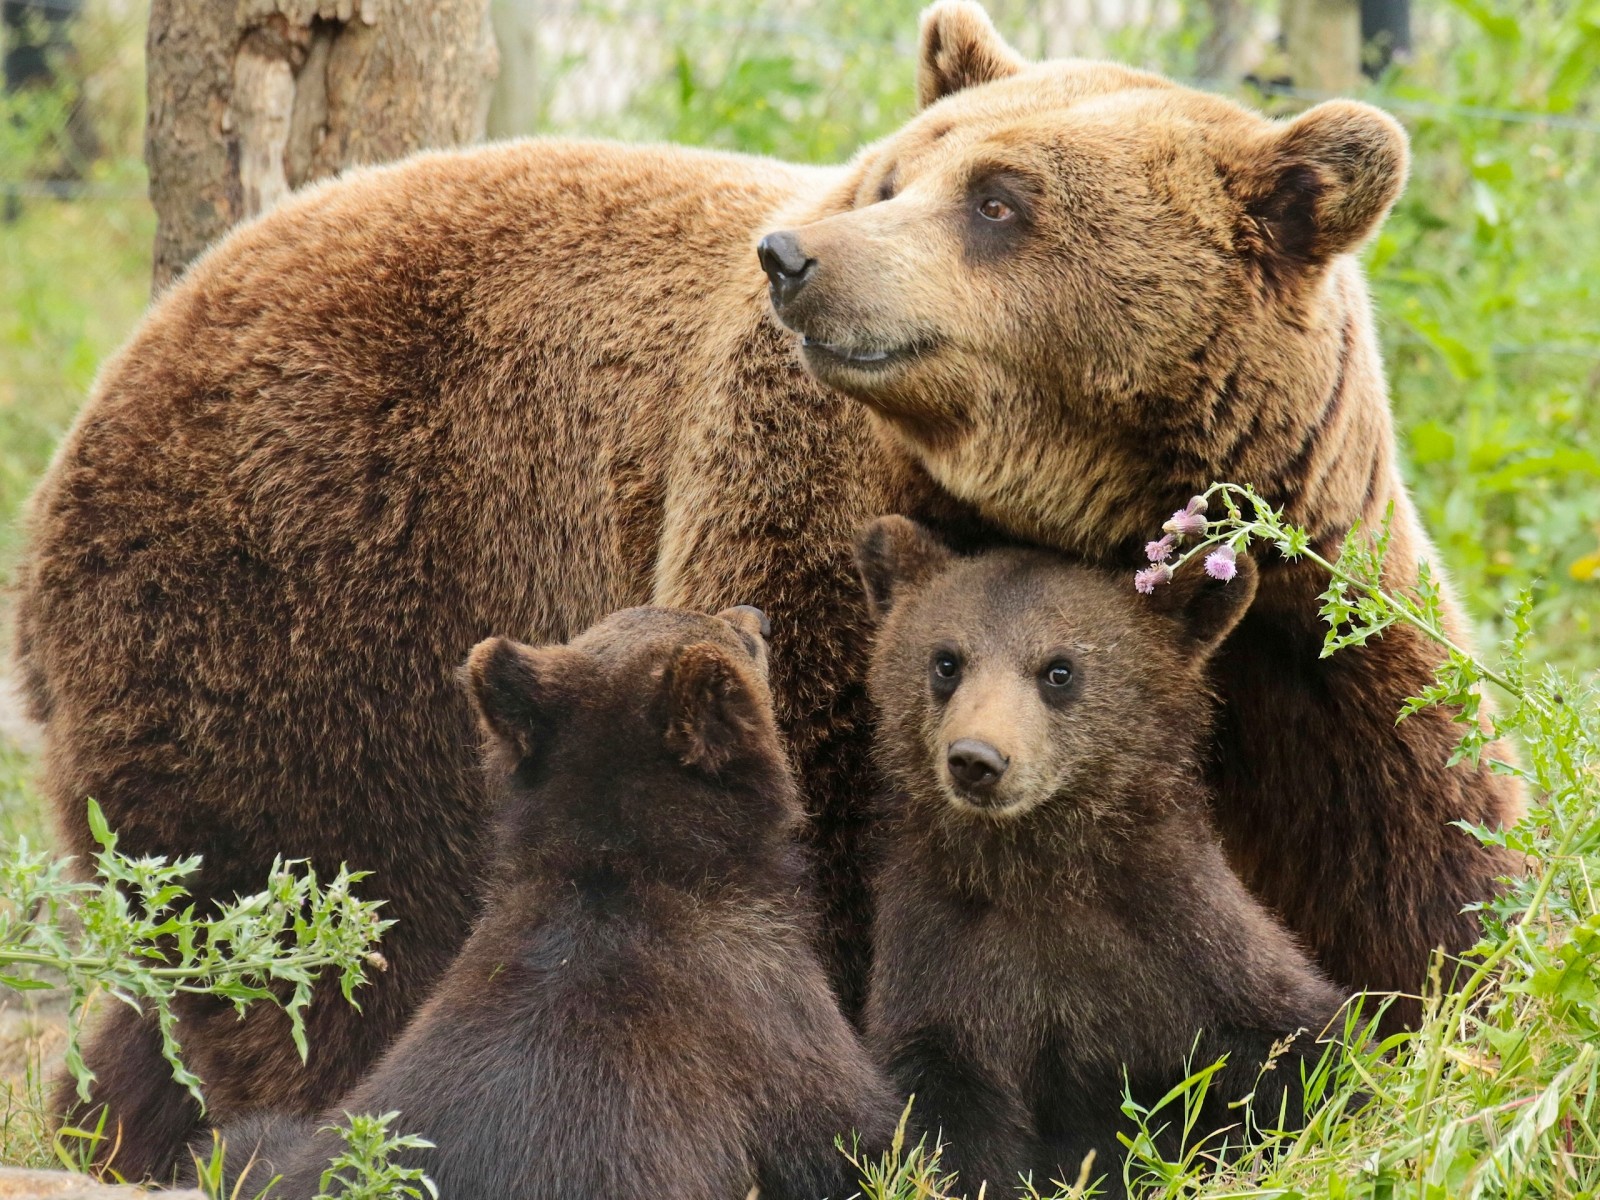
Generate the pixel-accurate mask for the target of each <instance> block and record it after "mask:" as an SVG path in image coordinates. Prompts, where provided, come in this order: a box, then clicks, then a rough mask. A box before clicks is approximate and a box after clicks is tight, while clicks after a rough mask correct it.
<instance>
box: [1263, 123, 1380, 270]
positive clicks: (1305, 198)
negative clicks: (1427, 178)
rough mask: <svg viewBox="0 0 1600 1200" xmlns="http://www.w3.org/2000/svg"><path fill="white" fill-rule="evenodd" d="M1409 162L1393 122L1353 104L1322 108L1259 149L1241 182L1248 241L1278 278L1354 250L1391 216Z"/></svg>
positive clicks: (1275, 134) (1283, 128) (1271, 137)
mask: <svg viewBox="0 0 1600 1200" xmlns="http://www.w3.org/2000/svg"><path fill="white" fill-rule="evenodd" d="M1409 165H1410V151H1409V150H1408V148H1407V142H1406V134H1405V130H1403V129H1401V128H1400V125H1399V124H1398V123H1397V122H1396V121H1395V120H1394V118H1393V117H1390V116H1389V115H1388V114H1387V113H1384V112H1380V111H1379V110H1378V109H1376V108H1373V107H1372V106H1371V105H1370V104H1361V103H1358V102H1357V101H1354V100H1329V101H1328V102H1327V103H1325V104H1319V105H1317V106H1316V107H1315V108H1312V109H1309V110H1307V111H1306V112H1303V113H1301V114H1300V115H1299V116H1298V117H1296V118H1295V119H1294V120H1292V121H1290V122H1288V124H1286V125H1283V126H1281V127H1280V128H1278V129H1277V130H1274V131H1273V133H1272V134H1270V135H1269V136H1268V137H1266V138H1265V139H1264V140H1263V141H1262V142H1261V143H1260V144H1259V145H1257V146H1256V147H1254V148H1253V151H1252V153H1251V155H1250V156H1249V161H1247V162H1246V163H1245V164H1244V165H1243V167H1242V169H1241V171H1240V173H1239V175H1238V176H1237V177H1236V179H1237V182H1238V183H1239V185H1240V188H1241V191H1240V198H1241V199H1242V200H1243V202H1244V205H1245V211H1246V220H1247V223H1246V227H1245V228H1244V229H1243V230H1241V242H1242V243H1243V245H1244V246H1245V248H1246V250H1247V252H1249V253H1253V254H1254V255H1255V256H1256V257H1258V258H1259V259H1261V260H1262V261H1263V265H1264V267H1265V268H1266V269H1267V270H1268V272H1269V273H1270V274H1273V275H1279V276H1281V275H1285V274H1289V273H1292V272H1293V271H1294V269H1295V268H1296V267H1301V268H1304V267H1310V266H1315V265H1318V264H1320V263H1323V262H1326V261H1327V260H1328V259H1330V258H1332V257H1333V256H1334V255H1336V254H1343V253H1345V252H1346V251H1350V250H1354V249H1355V248H1356V247H1358V246H1359V245H1360V244H1361V243H1362V242H1364V241H1365V240H1366V239H1367V238H1368V237H1370V236H1371V235H1372V234H1373V233H1374V232H1375V231H1376V230H1377V228H1378V226H1379V225H1380V224H1381V223H1382V222H1383V219H1384V217H1385V216H1387V215H1388V213H1389V208H1390V206H1392V205H1393V204H1394V202H1395V200H1396V199H1397V198H1398V197H1399V195H1400V191H1401V189H1402V188H1404V187H1405V182H1406V172H1407V170H1408V169H1409Z"/></svg>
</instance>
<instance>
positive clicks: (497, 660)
mask: <svg viewBox="0 0 1600 1200" xmlns="http://www.w3.org/2000/svg"><path fill="white" fill-rule="evenodd" d="M583 663H584V657H583V655H582V653H581V652H579V651H577V650H571V649H568V648H567V647H566V646H546V647H543V648H541V649H534V648H533V647H532V646H524V645H522V644H521V643H520V642H514V641H512V640H511V639H510V638H504V637H493V638H487V639H485V640H484V641H481V642H479V643H478V644H477V645H476V646H474V647H473V648H472V653H471V654H469V655H467V661H466V665H465V666H463V667H462V668H461V679H462V682H463V683H464V684H465V685H466V689H467V696H468V697H469V698H470V699H471V701H472V707H473V708H474V709H475V710H476V712H477V714H478V719H479V720H480V721H481V722H482V723H483V726H484V728H485V729H487V730H488V731H489V732H490V733H492V734H493V735H494V736H495V737H497V738H499V739H500V740H501V741H503V742H506V743H508V744H509V745H511V746H512V747H513V748H515V750H516V751H517V754H518V755H519V756H520V757H522V758H528V757H530V756H531V755H533V754H534V753H535V752H536V751H537V750H538V748H539V746H540V744H541V742H542V741H543V739H544V735H545V734H546V733H547V731H548V730H549V728H550V725H551V724H552V720H553V715H554V713H555V712H556V711H557V710H558V709H560V708H562V707H565V706H566V704H567V703H568V702H569V701H570V699H571V696H572V690H573V680H574V677H575V676H576V675H577V674H578V673H579V672H580V671H581V670H582V666H583Z"/></svg>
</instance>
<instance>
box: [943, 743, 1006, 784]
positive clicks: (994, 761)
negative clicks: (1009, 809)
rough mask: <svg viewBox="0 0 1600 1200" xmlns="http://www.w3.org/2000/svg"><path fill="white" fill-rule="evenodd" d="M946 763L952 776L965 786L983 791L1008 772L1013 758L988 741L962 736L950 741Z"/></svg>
mask: <svg viewBox="0 0 1600 1200" xmlns="http://www.w3.org/2000/svg"><path fill="white" fill-rule="evenodd" d="M945 764H946V765H947V766H948V767H949V768H950V776H951V778H952V779H954V780H955V781H956V782H957V783H958V784H960V785H961V786H962V787H964V788H971V789H972V790H974V791H981V790H983V789H984V788H990V787H993V786H994V785H995V783H997V782H998V781H999V779H1000V776H1002V775H1004V774H1005V773H1006V768H1007V767H1009V766H1010V765H1011V760H1010V759H1009V758H1007V757H1006V756H1005V755H1004V754H1001V753H1000V751H998V750H996V749H995V748H994V747H993V746H991V745H989V743H988V742H980V741H978V739H977V738H960V739H958V740H957V741H954V742H951V743H950V749H949V750H947V751H946V752H945Z"/></svg>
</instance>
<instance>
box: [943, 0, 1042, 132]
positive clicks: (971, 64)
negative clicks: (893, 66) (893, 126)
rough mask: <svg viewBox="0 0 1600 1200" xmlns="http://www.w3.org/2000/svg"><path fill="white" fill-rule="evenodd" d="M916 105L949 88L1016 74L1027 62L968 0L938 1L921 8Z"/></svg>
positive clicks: (979, 9) (967, 85)
mask: <svg viewBox="0 0 1600 1200" xmlns="http://www.w3.org/2000/svg"><path fill="white" fill-rule="evenodd" d="M921 43H922V45H921V51H920V53H919V55H918V57H917V107H918V108H927V107H928V105H930V104H932V103H933V102H934V101H935V100H942V99H944V97H946V96H948V95H950V94H951V93H952V92H959V91H961V90H962V89H964V88H969V87H975V86H976V85H978V84H980V83H989V82H991V81H993V80H996V79H1004V78H1005V77H1006V76H1008V75H1015V74H1016V73H1017V72H1018V71H1020V70H1022V68H1023V67H1024V66H1026V65H1027V64H1026V63H1025V62H1024V61H1023V58H1022V56H1021V55H1020V54H1018V53H1017V52H1016V51H1015V50H1013V49H1012V48H1011V47H1010V46H1008V45H1006V41H1005V39H1004V38H1003V37H1001V36H1000V35H999V34H998V33H997V32H995V27H994V24H993V22H991V21H990V20H989V14H988V13H986V12H984V10H983V6H982V5H981V4H974V3H973V2H972V0H939V3H938V4H934V5H930V6H929V7H928V8H926V9H924V10H923V13H922V31H921Z"/></svg>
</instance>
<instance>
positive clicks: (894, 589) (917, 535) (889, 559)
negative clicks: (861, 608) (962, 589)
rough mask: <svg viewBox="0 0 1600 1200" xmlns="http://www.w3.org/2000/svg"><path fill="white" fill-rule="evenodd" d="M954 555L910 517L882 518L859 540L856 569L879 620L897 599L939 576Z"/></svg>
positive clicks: (858, 537) (875, 617)
mask: <svg viewBox="0 0 1600 1200" xmlns="http://www.w3.org/2000/svg"><path fill="white" fill-rule="evenodd" d="M952 557H953V555H952V554H951V553H950V550H949V548H948V547H947V546H945V544H944V543H943V542H941V541H939V539H938V538H936V537H934V536H933V534H932V533H930V532H928V530H926V529H924V528H923V527H922V526H921V525H918V524H917V523H916V522H915V521H913V520H910V519H909V518H907V517H879V518H878V519H877V520H876V521H873V522H872V523H871V524H870V525H868V526H867V527H866V528H865V529H863V530H862V531H861V533H860V534H859V535H858V536H857V538H856V567H857V568H858V569H859V570H860V572H861V583H862V586H863V587H865V588H866V592H867V607H868V608H869V609H870V610H871V612H872V616H873V618H874V619H876V620H882V619H883V617H884V615H885V614H886V613H887V612H888V611H889V609H890V608H892V607H893V606H894V601H895V598H896V596H898V595H899V594H900V593H901V592H903V591H904V590H905V589H906V588H907V587H915V586H916V585H917V584H919V583H921V582H922V581H923V580H925V579H928V578H931V577H932V576H933V575H935V574H937V573H938V572H939V571H940V570H941V569H943V568H944V566H945V565H946V564H947V563H948V562H949V561H950V559H951V558H952Z"/></svg>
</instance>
